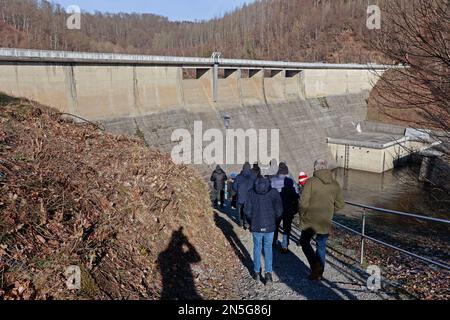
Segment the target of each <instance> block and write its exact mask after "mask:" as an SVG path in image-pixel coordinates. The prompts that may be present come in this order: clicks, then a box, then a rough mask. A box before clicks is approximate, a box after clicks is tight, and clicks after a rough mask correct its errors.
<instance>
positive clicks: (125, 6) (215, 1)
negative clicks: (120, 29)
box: [51, 0, 253, 21]
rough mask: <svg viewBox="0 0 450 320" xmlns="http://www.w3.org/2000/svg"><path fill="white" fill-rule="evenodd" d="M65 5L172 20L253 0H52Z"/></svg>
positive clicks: (216, 12) (200, 15) (210, 15)
mask: <svg viewBox="0 0 450 320" xmlns="http://www.w3.org/2000/svg"><path fill="white" fill-rule="evenodd" d="M51 1H52V2H55V3H59V4H61V5H62V6H63V7H68V6H69V5H78V6H79V7H80V8H81V10H83V11H88V12H94V11H102V12H111V13H116V12H130V13H131V12H139V13H155V14H159V15H163V16H166V17H169V19H170V20H178V21H179V20H191V21H193V20H207V19H210V18H214V17H217V16H222V15H223V14H224V13H225V12H227V11H230V10H232V9H234V8H236V7H238V6H241V5H243V4H244V3H250V2H253V0H51Z"/></svg>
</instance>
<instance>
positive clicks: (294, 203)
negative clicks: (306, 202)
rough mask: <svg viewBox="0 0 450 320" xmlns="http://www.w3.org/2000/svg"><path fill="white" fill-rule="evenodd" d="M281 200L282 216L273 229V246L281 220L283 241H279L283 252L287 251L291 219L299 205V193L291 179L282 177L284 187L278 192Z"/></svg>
mask: <svg viewBox="0 0 450 320" xmlns="http://www.w3.org/2000/svg"><path fill="white" fill-rule="evenodd" d="M280 196H281V200H282V202H283V216H282V218H281V219H280V220H278V224H277V228H276V229H275V235H274V239H273V242H274V247H276V242H277V240H278V230H279V228H280V225H281V221H282V222H283V242H282V243H281V252H282V253H284V254H287V253H289V240H290V236H291V231H292V221H293V220H294V216H295V215H296V214H297V212H298V205H299V198H300V197H299V195H298V193H297V191H296V190H295V187H294V181H293V180H292V179H289V178H286V179H284V187H283V188H282V189H281V192H280Z"/></svg>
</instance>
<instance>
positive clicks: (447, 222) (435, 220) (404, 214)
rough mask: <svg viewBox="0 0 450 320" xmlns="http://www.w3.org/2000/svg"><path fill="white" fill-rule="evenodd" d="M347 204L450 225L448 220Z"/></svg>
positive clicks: (357, 204) (351, 203) (357, 205)
mask: <svg viewBox="0 0 450 320" xmlns="http://www.w3.org/2000/svg"><path fill="white" fill-rule="evenodd" d="M345 203H347V204H349V205H351V206H353V207H359V208H363V209H370V210H373V211H378V212H382V213H387V214H393V215H397V216H404V217H409V218H415V219H420V220H426V221H433V222H440V223H446V224H450V220H446V219H440V218H433V217H427V216H422V215H418V214H413V213H406V212H401V211H395V210H388V209H382V208H377V207H372V206H368V205H364V204H359V203H356V202H351V201H346V202H345Z"/></svg>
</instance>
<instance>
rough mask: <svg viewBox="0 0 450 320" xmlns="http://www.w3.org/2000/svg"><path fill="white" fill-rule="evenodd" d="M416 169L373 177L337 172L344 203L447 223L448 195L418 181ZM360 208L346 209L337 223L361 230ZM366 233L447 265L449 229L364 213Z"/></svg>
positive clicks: (358, 173)
mask: <svg viewBox="0 0 450 320" xmlns="http://www.w3.org/2000/svg"><path fill="white" fill-rule="evenodd" d="M418 170H419V168H418V167H416V166H413V165H411V166H404V167H400V168H396V169H394V170H391V171H388V172H385V173H384V174H375V173H369V172H362V171H356V170H348V171H347V172H345V170H344V169H336V170H335V171H334V174H335V177H336V179H337V180H338V181H339V183H340V184H341V186H342V187H343V189H344V193H345V198H346V200H347V201H351V202H356V203H360V204H365V205H370V206H374V207H379V208H383V209H390V210H396V211H402V212H408V213H414V214H418V215H425V216H429V217H436V218H443V219H447V220H450V195H449V194H448V193H446V192H444V191H442V190H440V189H438V188H436V187H433V186H431V185H429V184H426V183H422V182H419V181H418ZM362 211H363V210H362V209H359V208H356V207H352V206H347V207H346V208H345V209H344V210H343V211H342V212H341V213H340V214H337V215H336V220H337V221H340V222H342V223H345V224H346V225H348V226H351V227H352V228H354V229H356V230H358V231H360V230H361V215H362ZM366 226H367V227H366V233H367V234H368V235H369V236H374V237H376V238H379V239H382V240H385V241H387V242H389V243H392V244H395V245H399V246H400V247H402V248H404V249H408V250H411V251H413V252H416V253H421V254H424V255H427V256H433V257H435V258H438V259H439V260H441V261H443V262H446V263H448V262H449V258H448V257H449V250H448V247H449V246H448V244H449V243H450V227H449V226H448V225H447V224H439V223H433V222H428V221H420V220H417V219H413V218H408V217H406V218H405V217H400V216H395V215H386V214H382V213H377V212H374V211H370V210H368V211H367V225H366Z"/></svg>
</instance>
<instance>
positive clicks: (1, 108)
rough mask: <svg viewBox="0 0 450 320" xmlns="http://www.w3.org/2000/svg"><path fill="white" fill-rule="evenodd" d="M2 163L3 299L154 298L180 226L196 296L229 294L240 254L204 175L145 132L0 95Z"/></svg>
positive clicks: (0, 285)
mask: <svg viewBox="0 0 450 320" xmlns="http://www.w3.org/2000/svg"><path fill="white" fill-rule="evenodd" d="M0 172H1V173H2V174H3V176H2V175H0V299H2V298H3V299H89V298H95V299H111V298H114V299H158V298H160V294H161V290H162V287H163V279H162V273H164V272H166V271H167V270H161V268H160V265H159V264H160V259H158V258H160V257H161V255H160V254H161V252H163V251H164V250H166V249H167V247H168V245H169V243H171V240H173V239H172V236H173V235H174V234H175V232H176V231H178V230H179V229H180V227H183V233H184V236H185V237H186V238H187V239H188V241H189V242H190V243H191V244H192V245H193V246H194V247H195V248H196V250H197V251H198V253H199V255H200V257H201V261H200V262H198V263H196V264H195V268H194V270H195V271H192V276H193V278H198V279H201V281H195V287H196V290H197V292H198V294H199V296H201V297H203V298H210V299H211V298H232V297H233V296H232V294H233V288H232V284H233V281H232V279H234V277H235V274H234V273H235V270H236V269H237V266H238V261H237V258H236V256H234V254H232V249H231V248H230V246H229V244H228V242H227V241H226V239H225V237H224V236H223V234H222V233H221V231H220V229H218V228H217V227H216V226H215V223H214V219H213V213H212V210H211V209H210V200H209V196H208V189H207V186H206V184H205V183H203V182H202V180H201V178H200V177H199V175H198V174H197V172H196V171H194V170H193V169H190V168H187V167H184V166H177V165H174V164H173V163H172V161H171V159H170V157H169V156H167V155H165V154H161V153H160V152H158V151H157V150H152V149H149V148H148V147H146V146H145V145H144V144H143V142H142V141H139V140H138V139H132V138H127V137H123V136H112V135H108V134H104V133H102V132H101V131H99V130H98V129H97V128H96V127H95V126H93V125H80V124H75V123H73V122H71V121H68V120H63V119H61V117H60V115H59V114H58V113H57V111H55V110H53V109H50V108H47V107H43V106H38V105H35V104H33V103H30V102H26V101H21V100H16V99H11V98H9V97H6V96H1V97H0ZM169 253H170V252H169ZM175 261H176V260H175ZM69 265H78V266H80V267H81V269H82V275H83V276H82V290H80V291H68V290H67V288H66V286H65V280H66V279H65V276H64V271H65V268H66V267H67V266H69ZM192 267H194V264H192ZM173 269H174V271H173V272H174V273H175V274H176V272H177V265H174V266H173ZM198 279H197V280H198ZM180 286H183V283H180Z"/></svg>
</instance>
